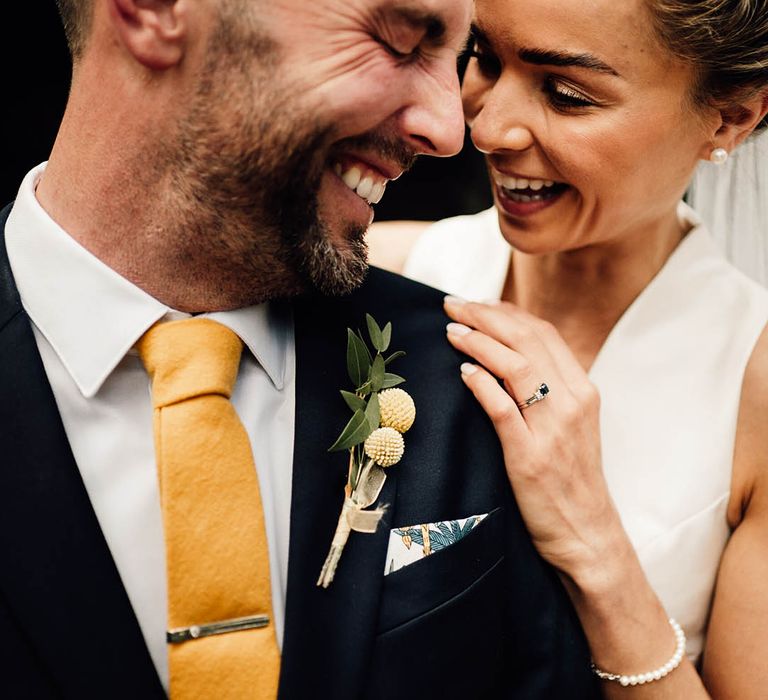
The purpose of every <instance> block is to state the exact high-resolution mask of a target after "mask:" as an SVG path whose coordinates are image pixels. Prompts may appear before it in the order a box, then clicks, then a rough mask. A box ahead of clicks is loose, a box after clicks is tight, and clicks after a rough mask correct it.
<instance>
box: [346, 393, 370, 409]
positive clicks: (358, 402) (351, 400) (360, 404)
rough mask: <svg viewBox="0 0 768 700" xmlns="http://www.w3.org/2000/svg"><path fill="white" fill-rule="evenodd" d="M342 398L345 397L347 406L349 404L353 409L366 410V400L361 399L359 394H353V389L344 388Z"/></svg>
mask: <svg viewBox="0 0 768 700" xmlns="http://www.w3.org/2000/svg"><path fill="white" fill-rule="evenodd" d="M341 398H343V399H344V401H345V402H346V404H347V406H349V407H350V408H351V409H352V410H353V411H364V410H365V400H364V399H361V398H360V397H359V396H358V395H357V394H353V393H352V392H351V391H344V390H342V392H341Z"/></svg>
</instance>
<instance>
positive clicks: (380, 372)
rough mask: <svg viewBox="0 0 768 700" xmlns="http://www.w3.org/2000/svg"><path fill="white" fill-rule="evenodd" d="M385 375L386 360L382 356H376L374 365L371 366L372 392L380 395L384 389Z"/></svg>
mask: <svg viewBox="0 0 768 700" xmlns="http://www.w3.org/2000/svg"><path fill="white" fill-rule="evenodd" d="M385 374H386V372H385V371H384V358H383V357H382V356H381V355H376V357H374V358H373V364H372V365H371V379H370V381H371V391H373V392H374V393H378V392H379V391H381V390H382V389H383V388H384V377H385Z"/></svg>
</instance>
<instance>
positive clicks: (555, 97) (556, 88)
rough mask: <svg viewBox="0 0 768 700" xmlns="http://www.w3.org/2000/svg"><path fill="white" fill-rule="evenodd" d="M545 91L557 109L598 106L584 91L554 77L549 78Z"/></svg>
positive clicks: (565, 109)
mask: <svg viewBox="0 0 768 700" xmlns="http://www.w3.org/2000/svg"><path fill="white" fill-rule="evenodd" d="M544 91H545V92H546V93H547V98H548V99H549V102H550V104H551V105H552V106H553V107H555V109H559V110H561V111H567V110H569V109H584V108H585V107H595V106H596V103H595V102H594V101H592V100H591V99H589V98H588V97H587V96H586V95H584V93H582V92H579V91H578V90H575V89H574V88H572V87H571V86H570V85H566V84H565V83H561V82H560V81H558V80H555V79H554V78H549V79H547V81H546V82H545V84H544Z"/></svg>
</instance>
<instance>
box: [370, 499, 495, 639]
mask: <svg viewBox="0 0 768 700" xmlns="http://www.w3.org/2000/svg"><path fill="white" fill-rule="evenodd" d="M503 525H504V510H503V508H496V509H495V510H492V511H491V512H490V513H488V516H487V517H486V518H485V519H484V520H483V521H482V522H481V523H480V524H479V525H477V526H476V527H475V528H474V529H473V530H472V532H470V533H469V534H468V535H467V536H466V537H464V538H462V539H460V540H459V541H458V542H456V543H455V544H452V545H451V546H450V547H447V548H446V549H443V550H441V551H439V552H435V553H434V554H431V555H430V556H428V557H425V558H424V559H422V560H420V561H417V562H415V563H413V564H410V565H408V566H406V567H403V568H402V569H398V570H397V571H394V572H393V573H391V574H389V575H388V576H385V577H384V582H383V586H382V595H381V607H380V610H379V632H380V633H384V632H387V631H389V630H392V629H394V628H395V627H398V626H399V625H402V624H404V623H405V622H408V621H409V620H413V619H414V618H416V617H418V616H420V615H423V614H425V613H428V612H429V611H430V610H433V609H435V608H437V607H439V606H440V605H442V604H444V603H447V602H448V601H450V600H451V599H453V598H455V597H456V596H458V595H461V593H462V592H463V591H465V590H467V589H468V588H470V587H471V586H472V585H473V584H474V583H475V582H476V581H478V580H479V579H481V578H482V577H483V575H484V574H485V573H487V572H488V571H489V570H490V569H492V568H493V567H494V566H495V565H496V564H498V563H499V562H500V561H501V560H502V559H503V558H504V529H503Z"/></svg>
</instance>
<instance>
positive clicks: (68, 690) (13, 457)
mask: <svg viewBox="0 0 768 700" xmlns="http://www.w3.org/2000/svg"><path fill="white" fill-rule="evenodd" d="M8 213H9V209H6V210H5V211H4V212H2V214H0V230H4V228H5V222H6V219H7V216H8ZM0 395H1V396H2V400H0V454H2V455H3V457H2V464H1V465H0V494H2V498H3V501H2V507H0V553H2V554H1V556H2V566H1V567H0V595H2V596H3V597H4V598H5V600H6V602H7V604H8V605H9V606H10V608H11V609H12V610H13V613H14V616H15V618H16V620H17V621H18V623H19V626H20V628H21V629H22V630H23V632H24V634H25V635H26V636H27V638H28V639H29V641H30V642H31V644H32V646H33V647H34V648H35V651H36V652H37V654H38V655H39V656H40V658H41V659H42V660H43V663H44V665H45V666H46V667H47V668H48V669H49V671H50V673H51V676H52V678H53V679H54V681H55V683H56V685H57V686H58V687H59V688H60V689H61V691H62V694H63V695H64V696H66V697H100V696H102V695H103V694H104V693H107V694H108V695H109V696H110V697H120V698H123V697H125V698H128V697H133V698H136V697H141V698H160V697H164V693H163V690H162V687H161V685H160V682H159V680H158V678H157V674H156V672H155V669H154V666H153V665H152V662H151V660H150V657H149V653H148V651H147V649H146V646H145V644H144V640H143V637H142V635H141V631H140V629H139V626H138V623H137V621H136V618H135V615H134V613H133V610H132V608H131V605H130V603H129V601H128V597H127V595H126V593H125V590H124V588H123V585H122V582H121V580H120V577H119V574H118V572H117V569H116V567H115V565H114V562H113V560H112V557H111V555H110V552H109V549H108V547H107V544H106V542H105V540H104V537H103V535H102V532H101V529H100V528H99V524H98V521H97V519H96V516H95V514H94V512H93V509H92V507H91V504H90V501H89V499H88V495H87V493H86V491H85V487H84V485H83V483H82V480H81V477H80V473H79V471H78V468H77V465H76V464H75V461H74V458H73V456H72V452H71V450H70V447H69V443H68V441H67V437H66V434H65V432H64V428H63V425H62V423H61V419H60V417H59V413H58V410H57V408H56V403H55V400H54V397H53V394H52V391H51V388H50V385H49V384H48V380H47V377H46V374H45V370H44V368H43V365H42V361H41V359H40V355H39V353H38V350H37V344H36V342H35V339H34V336H33V333H32V328H31V325H30V321H29V319H28V317H27V316H26V314H25V313H24V310H23V308H22V305H21V302H20V300H19V296H18V293H17V291H16V287H15V284H14V282H13V276H12V273H11V270H10V265H9V263H8V258H7V254H6V250H5V243H4V238H3V239H2V240H0ZM83 659H87V661H86V662H84V661H83ZM85 669H87V672H84V670H85Z"/></svg>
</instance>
